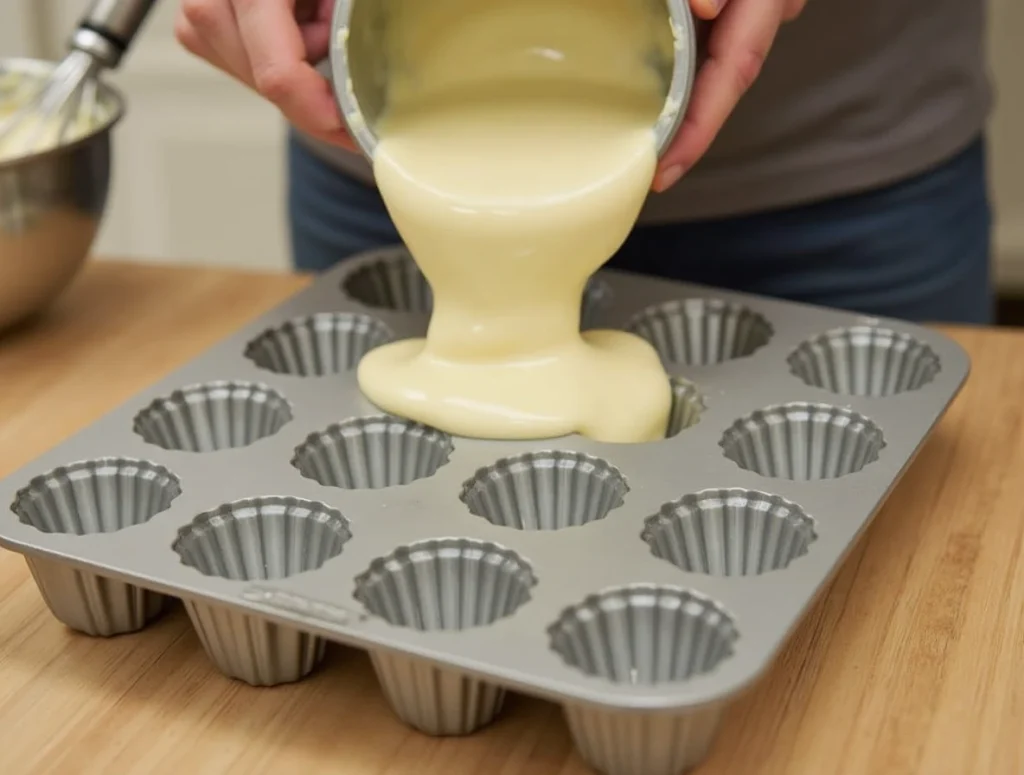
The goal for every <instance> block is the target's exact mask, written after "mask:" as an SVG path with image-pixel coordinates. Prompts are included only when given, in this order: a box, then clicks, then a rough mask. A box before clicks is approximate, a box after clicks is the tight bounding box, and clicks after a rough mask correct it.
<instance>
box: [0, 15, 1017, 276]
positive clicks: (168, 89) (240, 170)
mask: <svg viewBox="0 0 1024 775" xmlns="http://www.w3.org/2000/svg"><path fill="white" fill-rule="evenodd" d="M819 1H820V0H819ZM922 1H923V0H922ZM989 2H990V8H991V26H990V29H991V38H990V39H991V61H992V66H993V74H994V78H995V82H996V89H997V93H998V101H997V107H996V111H995V115H994V117H993V121H992V146H993V148H992V161H991V167H992V173H993V192H994V199H995V207H996V211H997V223H996V237H995V240H996V252H997V256H998V263H997V267H998V274H999V277H1000V281H1001V283H1002V284H1003V285H1004V286H1005V287H1014V288H1020V289H1021V290H1022V291H1024V142H1022V138H1024V87H1021V85H1020V79H1021V77H1022V76H1024V45H1022V41H1024V0H989ZM177 5H178V3H177V0H162V2H160V3H158V4H157V7H156V11H155V12H154V16H153V18H151V19H150V20H149V23H148V25H147V27H146V28H145V30H144V33H143V35H142V37H141V39H140V41H139V45H137V46H136V48H135V49H134V50H133V51H132V52H131V53H130V55H129V58H128V60H126V66H125V68H124V69H123V70H122V71H121V72H119V73H117V74H116V75H115V76H113V77H112V78H111V80H113V81H114V82H115V83H117V84H118V85H119V86H120V87H121V88H122V89H124V91H125V92H126V95H127V99H128V104H129V114H128V118H127V120H126V121H125V123H124V124H123V125H122V126H121V127H120V128H119V129H118V132H117V164H116V169H115V178H114V189H113V191H114V193H113V196H112V199H111V203H110V211H109V215H108V217H107V220H106V222H105V225H104V228H103V230H102V233H101V235H100V239H99V243H98V246H97V248H98V252H100V253H102V254H107V255H116V256H127V257H132V258H137V259H141V260H146V261H182V260H184V261H190V262H205V263H216V264H222V265H231V266H250V267H259V268H284V267H286V266H287V256H288V248H287V239H286V236H287V235H286V222H285V214H284V196H285V174H284V158H283V153H282V149H283V140H284V134H283V133H284V127H283V124H282V122H281V120H280V119H279V117H278V114H277V113H276V112H275V111H274V110H273V109H272V108H270V107H269V106H267V105H265V104H264V103H263V102H262V101H261V100H259V99H258V98H257V97H256V96H254V95H252V94H250V93H248V92H247V91H245V90H244V89H243V88H242V87H240V86H238V85H237V84H235V83H234V82H233V81H231V80H229V79H228V78H226V77H224V76H221V75H220V74H219V73H217V72H216V71H214V70H213V69H212V68H209V67H207V66H206V65H204V64H203V63H201V62H198V61H196V60H194V59H193V58H192V57H191V56H190V55H189V54H187V53H186V52H184V51H183V50H181V48H180V47H179V46H178V44H177V43H176V42H175V40H174V38H173V32H172V29H173V27H172V20H173V15H174V11H175V9H176V7H177ZM84 7H85V2H84V0H0V54H9V53H20V54H25V53H31V52H32V51H40V52H42V53H43V54H44V55H47V54H48V55H50V56H56V55H59V52H60V50H61V46H62V41H63V39H64V37H65V36H66V35H67V33H68V31H69V30H71V29H72V27H73V26H74V23H75V21H76V20H77V18H78V15H79V14H80V13H81V12H82V10H83V8H84Z"/></svg>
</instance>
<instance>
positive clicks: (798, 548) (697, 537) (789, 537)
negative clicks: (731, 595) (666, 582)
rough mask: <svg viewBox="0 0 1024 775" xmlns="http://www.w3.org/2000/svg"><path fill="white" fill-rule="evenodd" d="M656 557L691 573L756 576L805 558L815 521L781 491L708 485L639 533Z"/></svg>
mask: <svg viewBox="0 0 1024 775" xmlns="http://www.w3.org/2000/svg"><path fill="white" fill-rule="evenodd" d="M641 537H642V539H643V540H644V541H645V542H646V543H647V545H648V546H649V547H650V550H651V554H653V555H654V556H655V557H657V558H659V559H661V560H665V561H667V562H670V563H672V564H673V565H675V566H676V567H677V568H680V569H681V570H684V571H686V572H688V573H703V574H708V575H712V576H756V575H759V574H762V573H769V572H771V571H776V570H781V569H784V568H786V567H788V566H789V564H790V563H791V562H793V561H794V560H796V559H797V558H799V557H802V556H804V555H805V554H806V553H807V551H808V550H809V548H810V546H811V544H812V543H813V542H814V541H815V539H816V534H815V530H814V522H813V520H812V519H811V518H810V517H809V516H808V515H807V514H806V513H805V512H804V511H803V509H801V508H800V507H799V506H797V505H796V504H795V503H792V502H790V501H788V500H786V499H784V498H782V497H780V496H778V495H769V494H767V493H762V492H754V491H751V490H744V489H740V488H731V489H709V490H702V491H700V492H696V493H691V494H688V495H684V496H683V497H682V498H680V499H678V500H676V501H672V502H670V503H666V504H664V505H663V506H662V507H661V509H660V510H659V511H658V513H657V514H654V515H652V516H650V517H648V518H647V520H646V521H645V523H644V529H643V532H642V534H641Z"/></svg>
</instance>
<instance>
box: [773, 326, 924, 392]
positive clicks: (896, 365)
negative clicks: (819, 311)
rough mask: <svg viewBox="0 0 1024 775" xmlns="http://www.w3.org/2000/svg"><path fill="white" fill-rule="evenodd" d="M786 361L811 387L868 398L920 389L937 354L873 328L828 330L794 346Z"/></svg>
mask: <svg viewBox="0 0 1024 775" xmlns="http://www.w3.org/2000/svg"><path fill="white" fill-rule="evenodd" d="M787 362H788V364H789V370H790V372H791V373H792V374H793V375H794V376H796V377H797V378H799V379H800V380H801V381H803V382H804V383H805V384H807V385H810V386H811V387H817V388H821V389H823V390H828V391H830V392H832V393H838V394H842V395H851V396H867V397H871V398H884V397H886V396H894V395H898V394H900V393H906V392H910V391H914V390H920V389H921V388H923V387H924V386H925V385H928V384H929V383H931V382H932V381H933V380H934V379H935V377H936V375H938V373H939V370H940V368H941V366H940V361H939V356H938V355H937V354H936V353H935V351H934V350H932V348H931V347H929V346H928V345H927V344H925V343H924V342H922V341H920V340H919V339H917V338H915V337H913V336H911V335H910V334H906V333H903V332H900V331H894V330H892V329H890V328H881V327H876V326H853V327H850V328H841V329H836V330H833V331H828V332H826V333H824V334H822V335H820V336H817V337H815V338H813V339H809V340H808V341H806V342H804V343H803V344H801V345H800V346H799V347H797V348H796V349H795V350H794V351H793V352H792V353H790V355H789V358H788V361H787Z"/></svg>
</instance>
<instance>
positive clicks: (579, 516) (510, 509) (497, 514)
mask: <svg viewBox="0 0 1024 775" xmlns="http://www.w3.org/2000/svg"><path fill="white" fill-rule="evenodd" d="M628 491H629V486H628V484H627V483H626V479H625V477H624V476H623V475H622V473H621V472H620V471H619V470H618V469H617V468H615V466H613V465H611V464H610V463H608V462H606V461H604V460H601V459H600V458H597V457H594V456H592V455H587V454H585V453H582V452H573V451H567V450H547V451H541V452H527V453H524V454H521V455H516V456H514V457H509V458H505V459H503V460H499V461H498V462H497V463H495V464H494V465H491V466H488V467H487V468H483V469H480V470H479V471H477V473H476V474H475V475H474V476H473V478H472V479H470V480H469V481H467V482H466V483H465V484H464V485H463V487H462V492H461V493H460V496H459V497H460V498H461V500H462V502H463V503H465V504H466V506H467V507H468V508H469V511H470V513H471V514H474V515H475V516H478V517H483V518H484V519H486V520H487V521H488V522H491V523H492V524H495V525H500V526H502V527H510V528H515V529H517V530H563V529H565V528H569V527H580V526H582V525H586V524H588V523H590V522H595V521H597V520H600V519H604V518H605V517H607V516H608V514H609V513H610V512H611V511H612V510H613V509H616V508H618V507H619V506H621V505H622V504H623V502H624V499H625V496H626V493H627V492H628Z"/></svg>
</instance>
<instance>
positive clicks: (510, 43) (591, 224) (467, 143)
mask: <svg viewBox="0 0 1024 775" xmlns="http://www.w3.org/2000/svg"><path fill="white" fill-rule="evenodd" d="M392 6H393V9H392V11H393V12H392V13H391V14H390V16H389V31H388V32H389V34H388V42H387V45H388V62H389V73H388V78H389V81H388V89H389V91H388V108H387V111H386V112H385V114H384V116H383V117H382V119H381V121H380V123H379V124H378V126H377V133H378V136H379V138H380V142H379V145H378V146H377V150H376V152H375V154H374V159H373V166H374V175H375V177H376V180H377V184H378V187H379V189H380V192H381V195H382V197H383V199H384V202H385V204H386V206H387V208H388V211H389V212H390V214H391V217H392V219H393V220H394V223H395V225H396V227H397V229H398V231H399V233H400V234H401V236H402V239H403V241H404V242H405V244H406V245H407V246H408V248H409V250H410V252H411V253H412V255H413V257H414V258H415V260H416V262H417V264H418V265H419V267H420V268H421V269H422V271H423V273H424V275H425V276H426V277H427V280H428V281H429V283H430V285H431V288H432V290H433V295H434V307H433V314H432V317H431V321H430V326H429V330H428V332H427V336H426V338H425V339H412V340H405V341H400V342H395V343H392V344H388V345H385V346H383V347H380V348H377V349H376V350H373V351H371V352H370V353H369V354H368V355H367V356H365V357H364V358H363V360H362V362H361V364H360V366H359V382H360V387H361V389H362V390H363V392H364V393H365V394H366V396H367V397H368V398H369V399H370V400H371V401H373V402H374V403H375V404H377V405H378V406H380V407H381V408H383V409H385V410H386V411H390V412H393V413H395V414H399V415H402V416H405V417H408V418H412V419H414V420H417V421H420V422H423V423H426V424H428V425H432V426H434V427H436V428H439V429H441V430H444V431H447V432H449V433H453V434H457V435H462V436H471V437H477V438H505V439H528V438H550V437H555V436H562V435H566V434H569V433H574V432H576V433H581V434H583V435H585V436H588V437H590V438H593V439H596V440H599V441H609V442H643V441H650V440H654V439H658V438H662V437H664V434H665V428H666V424H667V420H668V415H669V411H670V404H671V395H670V389H669V384H668V379H667V377H666V375H665V372H664V370H663V368H662V366H661V362H660V360H659V358H658V355H657V354H656V352H655V351H654V349H653V348H652V347H651V346H650V345H649V344H647V343H646V342H644V341H643V340H642V339H640V338H638V337H636V336H634V335H631V334H627V333H624V332H621V331H587V332H585V333H582V334H581V333H580V319H579V318H580V301H581V298H582V294H583V290H584V286H585V284H586V282H587V280H588V278H589V277H590V275H591V274H593V273H594V272H595V271H596V270H597V269H598V268H600V266H601V265H602V264H604V263H605V262H606V261H607V260H608V259H609V258H610V257H611V255H612V254H613V253H614V252H615V251H616V250H617V249H618V247H619V246H620V245H621V244H622V242H623V241H624V240H625V238H626V237H627V235H628V234H629V231H630V229H631V228H632V226H633V224H634V223H635V221H636V219H637V217H638V215H639V212H640V208H641V206H642V205H643V202H644V200H645V198H646V196H647V193H648V191H649V189H650V186H651V182H652V179H653V176H654V172H655V167H656V163H657V149H656V145H655V142H656V141H655V134H654V129H653V127H654V123H655V121H656V119H657V117H658V115H659V113H660V112H661V110H662V107H663V105H664V101H665V96H664V95H665V92H664V84H663V83H662V81H661V80H660V78H659V75H658V73H657V72H656V70H655V69H654V67H653V66H652V65H651V52H652V50H653V49H654V48H655V47H657V46H662V47H664V46H671V30H670V28H669V25H668V21H667V19H665V18H664V17H663V16H661V17H659V16H658V15H656V14H653V13H652V11H651V7H650V4H647V3H641V2H637V1H636V0H489V2H485V3H481V2H479V0H433V1H432V2H429V3H425V2H422V0H399V1H398V2H394V3H393V4H392Z"/></svg>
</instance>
